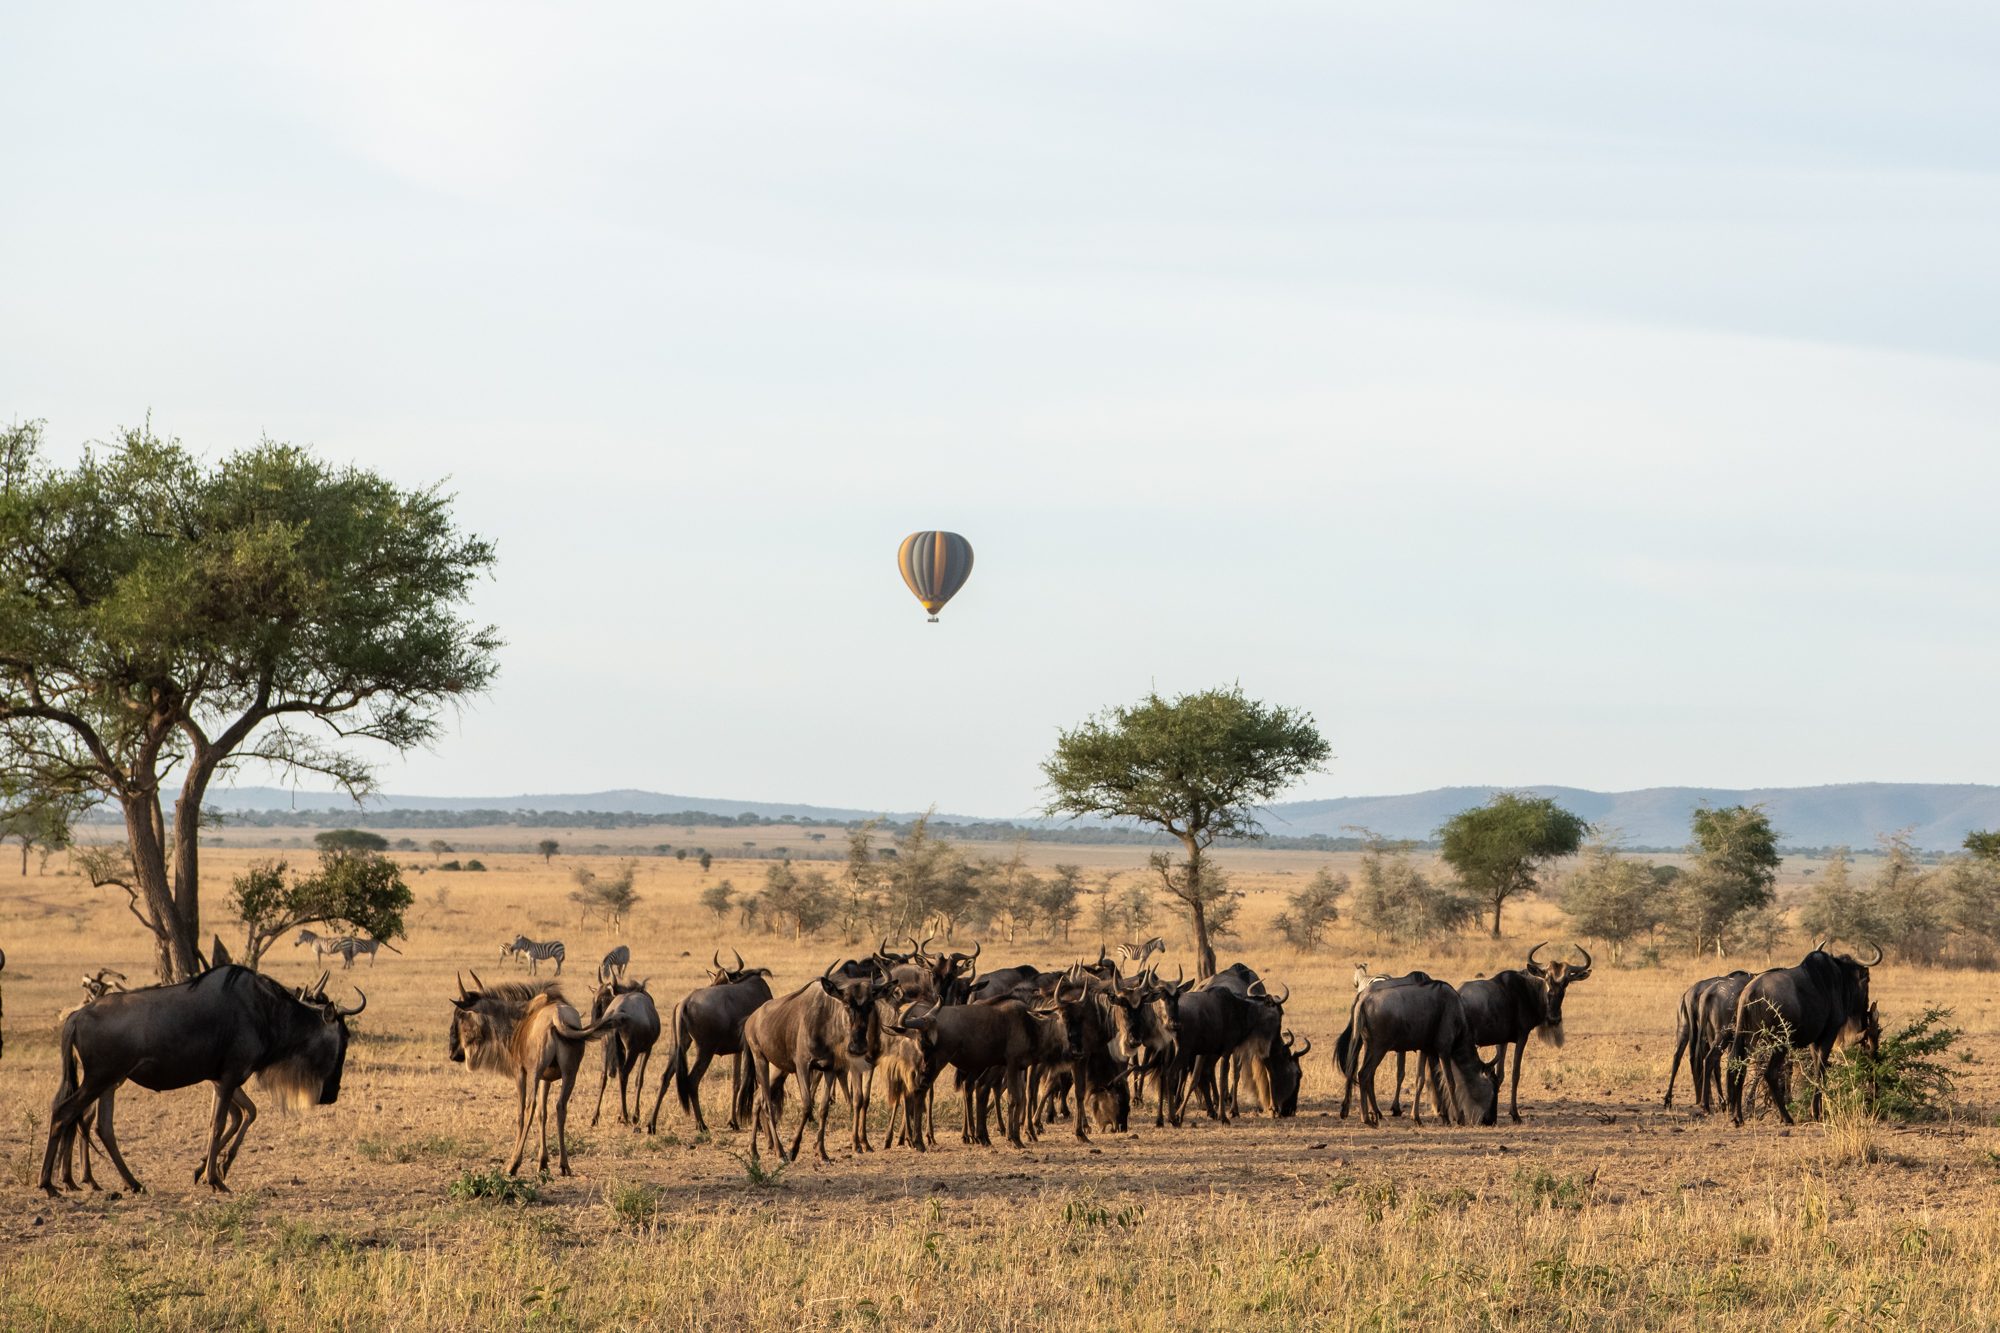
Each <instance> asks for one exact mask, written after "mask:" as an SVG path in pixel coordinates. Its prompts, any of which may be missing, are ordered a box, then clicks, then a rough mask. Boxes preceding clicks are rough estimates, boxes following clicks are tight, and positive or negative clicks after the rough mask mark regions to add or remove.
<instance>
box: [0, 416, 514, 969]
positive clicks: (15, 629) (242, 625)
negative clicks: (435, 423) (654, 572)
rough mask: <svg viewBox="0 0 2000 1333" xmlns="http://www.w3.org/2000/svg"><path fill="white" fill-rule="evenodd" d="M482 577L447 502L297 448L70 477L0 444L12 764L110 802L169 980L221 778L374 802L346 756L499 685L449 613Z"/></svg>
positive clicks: (36, 455)
mask: <svg viewBox="0 0 2000 1333" xmlns="http://www.w3.org/2000/svg"><path fill="white" fill-rule="evenodd" d="M492 565H493V548H492V547H491V545H490V544H488V543H487V542H485V541H483V540H481V539H480V538H478V537H474V536H470V535H467V534H465V533H462V532H460V531H459V530H458V529H457V528H456V526H455V525H454V523H453V521H452V513H451V497H450V496H449V495H448V494H446V493H445V492H443V491H442V490H441V489H439V488H437V487H434V486H433V487H426V488H422V489H416V490H406V489H403V488H402V487H399V486H397V485H396V484H395V483H393V482H391V481H389V480H387V479H386V478H384V477H381V476H379V475H377V474H376V473H373V472H370V471H367V470H365V469H361V468H355V467H339V466H334V465H330V464H328V463H325V462H322V461H321V460H319V459H316V458H314V457H313V456H312V455H311V454H310V453H308V452H306V451H305V450H303V449H298V448H294V447H292V446H289V445H282V444H275V443H271V442H268V441H266V442H264V443H262V444H259V445H258V446H257V447H255V448H253V449H248V450H245V451H243V452H240V453H236V454H232V455H230V456H228V457H226V458H224V459H222V460H221V461H220V462H217V463H215V464H212V465H210V464H204V463H203V462H202V461H201V460H199V459H197V458H195V457H194V456H193V455H192V454H190V453H189V452H188V451H187V450H186V449H184V448H182V447H181V445H180V444H179V443H178V442H176V441H162V440H160V439H158V438H157V437H155V436H154V435H153V434H152V432H151V430H150V429H144V428H142V429H138V430H129V431H126V432H125V433H124V434H123V435H122V436H121V437H120V438H119V439H118V440H117V441H116V442H115V443H113V444H112V445H110V446H107V447H100V448H92V449H89V450H86V451H85V452H84V453H83V454H82V456H81V457H80V458H79V459H78V460H77V461H76V463H75V464H74V465H72V466H68V467H63V466H59V465H54V464H51V463H49V462H48V461H46V460H45V459H44V457H43V456H42V450H41V427H40V423H30V424H28V425H20V426H14V427H11V428H8V429H5V430H0V768H4V770H5V775H6V777H7V778H9V779H11V780H12V781H13V782H15V783H16V784H18V785H19V786H21V787H22V788H24V789H27V790H32V791H37V792H41V793H44V794H47V795H80V794H85V793H88V794H91V795H94V796H97V797H100V798H105V799H108V800H110V801H111V802H113V803H115V804H116V805H117V807H118V808H119V809H120V811H121V812H122V813H123V815H124V822H125V841H126V844H127V849H128V851H129V855H128V857H127V858H126V861H127V862H128V864H127V865H126V866H124V867H123V868H122V870H123V872H124V873H123V880H122V886H123V887H124V888H125V889H126V892H127V906H128V907H129V908H130V910H131V912H132V914H133V916H134V917H135V918H136V919H137V920H138V921H139V922H140V924H141V925H143V926H144V927H145V928H146V930H147V931H148V932H149V933H150V934H151V935H152V936H153V940H154V944H155V950H156V955H157V963H158V968H159V974H160V978H161V980H162V981H173V980H176V979H182V978H186V977H190V976H193V975H194V974H195V972H196V970H197V968H198V967H199V957H198V952H197V941H198V940H199V938H200V933H201V931H200V918H201V910H200V883H201V864H200V846H201V827H202V804H203V800H204V798H205V797H206V795H207V793H208V790H209V786H210V784H211V783H213V782H214V780H215V779H216V778H217V777H218V776H220V775H222V774H225V773H226V772H228V771H230V770H231V769H232V768H234V767H235V766H237V765H240V764H242V763H244V762H246V761H255V762H256V763H258V764H261V765H263V766H266V767H269V768H273V769H276V770H278V771H279V772H280V773H282V774H285V775H288V776H289V775H297V774H302V773H303V774H316V775H319V776H321V777H324V778H329V779H331V780H332V781H333V782H335V783H336V784H338V785H339V786H340V787H342V788H343V789H344V790H346V791H347V792H348V793H349V794H350V795H353V796H355V797H357V798H358V797H360V796H362V795H364V794H366V793H367V792H368V791H369V790H370V789H371V787H372V782H373V770H372V768H371V767H370V765H369V764H367V763H366V762H364V761H363V759H362V758H361V757H359V756H358V755H356V754H355V753H353V752H352V751H351V750H349V749H348V748H346V743H348V742H353V741H364V740H365V741H379V742H382V743H384V744H386V745H388V746H389V747H391V748H392V749H394V750H396V751H405V750H408V749H410V748H411V747H413V746H418V745H422V744H425V743H426V742H428V741H430V740H432V739H433V738H434V737H435V736H436V735H437V734H438V731H439V717H440V713H441V711H442V710H443V708H444V706H445V705H446V704H448V703H450V702H452V701H454V700H458V699H463V698H465V697H467V696H469V695H473V694H477V693H479V692H481V691H483V690H484V689H485V688H486V687H487V685H488V684H489V682H490V681H491V680H492V678H493V673H494V669H495V665H494V653H495V650H496V649H497V648H498V646H499V639H498V637H497V636H496V634H495V632H494V631H493V629H492V628H490V627H481V626H477V625H475V624H473V623H471V622H469V621H467V620H466V619H464V618H463V617H462V616H461V615H460V614H459V613H460V610H461V608H462V607H463V604H464V603H465V601H466V599H467V597H468V595H469V593H470V591H471V588H472V585H473V583H474V581H475V580H476V579H478V578H480V577H481V576H483V575H485V574H486V573H487V572H488V571H489V570H490V569H491V567H492ZM170 783H178V788H177V789H172V788H170V786H169V784H170ZM170 794H171V796H170V799H171V809H172V813H171V816H169V814H168V809H167V802H168V800H169V795H170ZM112 882H121V881H112Z"/></svg>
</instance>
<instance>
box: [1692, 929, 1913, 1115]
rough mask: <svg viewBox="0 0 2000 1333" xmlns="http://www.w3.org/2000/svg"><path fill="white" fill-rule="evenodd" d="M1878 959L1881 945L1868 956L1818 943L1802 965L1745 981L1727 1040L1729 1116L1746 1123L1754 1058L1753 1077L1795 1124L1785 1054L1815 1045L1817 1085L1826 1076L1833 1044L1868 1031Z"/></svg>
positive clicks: (1817, 1098)
mask: <svg viewBox="0 0 2000 1333" xmlns="http://www.w3.org/2000/svg"><path fill="white" fill-rule="evenodd" d="M1881 961H1882V949H1881V946H1880V945H1877V946H1876V947H1875V955H1874V957H1872V958H1870V959H1869V960H1868V961H1867V962H1865V963H1864V962H1861V961H1859V960H1857V959H1855V958H1854V957H1853V956H1852V955H1849V954H1844V953H1843V954H1831V953H1828V952H1827V951H1826V949H1825V948H1824V947H1823V946H1822V945H1815V946H1814V947H1813V951H1812V952H1811V953H1809V954H1807V955H1806V956H1805V957H1804V958H1803V959H1801V960H1800V962H1799V965H1798V966H1797V967H1775V968H1772V969H1771V970H1769V971H1768V972H1759V973H1758V974H1757V975H1756V976H1754V977H1752V978H1750V980H1749V981H1747V982H1745V983H1744V986H1743V993H1742V994H1741V995H1740V996H1738V997H1737V1000H1736V1031H1735V1032H1734V1033H1732V1034H1731V1035H1730V1039H1729V1079H1728V1084H1729V1116H1730V1119H1731V1120H1733V1121H1734V1122H1735V1123H1736V1124H1739V1125H1740V1124H1742V1123H1743V1098H1744V1090H1745V1085H1746V1084H1747V1083H1748V1082H1749V1081H1750V1079H1751V1077H1752V1069H1751V1066H1752V1065H1753V1064H1755V1065H1759V1066H1760V1067H1759V1068H1758V1069H1757V1070H1756V1077H1759V1078H1761V1079H1762V1080H1763V1081H1764V1084H1765V1087H1766V1088H1767V1089H1768V1090H1769V1092H1770V1095H1771V1101H1772V1104H1773V1105H1775V1106H1776V1107H1777V1108H1778V1116H1779V1118H1780V1119H1782V1120H1783V1121H1784V1122H1785V1123H1786V1124H1788V1125H1789V1124H1791V1123H1792V1113H1791V1111H1790V1109H1789V1108H1787V1107H1786V1105H1785V1088H1784V1074H1783V1069H1782V1067H1781V1066H1782V1065H1783V1063H1784V1061H1783V1059H1782V1058H1781V1057H1782V1056H1783V1055H1784V1053H1786V1052H1789V1051H1794V1050H1810V1051H1811V1052H1812V1053H1813V1078H1814V1081H1815V1084H1817V1083H1818V1082H1819V1081H1820V1080H1821V1079H1823V1078H1824V1076H1825V1074H1826V1062H1827V1058H1828V1057H1829V1056H1831V1055H1832V1054H1833V1047H1834V1043H1835V1042H1837V1041H1840V1040H1842V1039H1843V1038H1845V1039H1848V1040H1852V1039H1854V1038H1855V1037H1857V1036H1862V1035H1864V1034H1866V1033H1867V1032H1868V1031H1869V1027H1870V1012H1869V1010H1870V1005H1869V1001H1868V980H1869V976H1868V969H1870V968H1872V967H1874V966H1875V965H1876V964H1878V963H1880V962H1881ZM1819 1112H1820V1094H1819V1091H1818V1088H1817V1087H1815V1089H1814V1091H1813V1114H1814V1115H1815V1116H1817V1115H1818V1114H1819Z"/></svg>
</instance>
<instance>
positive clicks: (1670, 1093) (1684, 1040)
mask: <svg viewBox="0 0 2000 1333" xmlns="http://www.w3.org/2000/svg"><path fill="white" fill-rule="evenodd" d="M1691 1027H1692V1024H1690V1023H1689V1022H1688V1019H1687V1015H1686V1014H1685V1013H1683V1014H1682V1015H1681V1029H1680V1031H1679V1032H1678V1033H1676V1034H1675V1035H1674V1061H1673V1063H1672V1064H1670V1065H1668V1066H1667V1096H1666V1100H1665V1101H1663V1102H1661V1103H1660V1105H1662V1106H1672V1105H1673V1104H1674V1080H1675V1079H1677V1078H1679V1077H1680V1073H1681V1053H1682V1052H1683V1051H1685V1050H1687V1048H1688V1043H1689V1041H1690V1039H1691V1037H1692V1033H1691V1032H1690V1028H1691ZM1700 1061H1701V1056H1700V1055H1699V1054H1697V1055H1696V1056H1695V1057H1694V1058H1693V1059H1692V1060H1690V1061H1689V1062H1688V1072H1689V1073H1690V1074H1693V1075H1694V1080H1695V1095H1696V1096H1697V1097H1699V1096H1700V1095H1701V1075H1700V1073H1699V1072H1697V1071H1698V1070H1699V1068H1700Z"/></svg>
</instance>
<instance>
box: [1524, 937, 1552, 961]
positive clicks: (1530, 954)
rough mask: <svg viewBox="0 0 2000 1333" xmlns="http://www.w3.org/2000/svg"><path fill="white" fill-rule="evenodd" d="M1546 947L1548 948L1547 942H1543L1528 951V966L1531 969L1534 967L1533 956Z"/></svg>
mask: <svg viewBox="0 0 2000 1333" xmlns="http://www.w3.org/2000/svg"><path fill="white" fill-rule="evenodd" d="M1548 947H1549V942H1548V941H1547V940H1543V941H1542V942H1541V943H1540V944H1537V945H1536V946H1535V947H1534V948H1532V949H1530V950H1528V966H1529V967H1533V966H1534V965H1535V955H1536V954H1538V953H1540V952H1541V951H1542V950H1544V949H1546V948H1548Z"/></svg>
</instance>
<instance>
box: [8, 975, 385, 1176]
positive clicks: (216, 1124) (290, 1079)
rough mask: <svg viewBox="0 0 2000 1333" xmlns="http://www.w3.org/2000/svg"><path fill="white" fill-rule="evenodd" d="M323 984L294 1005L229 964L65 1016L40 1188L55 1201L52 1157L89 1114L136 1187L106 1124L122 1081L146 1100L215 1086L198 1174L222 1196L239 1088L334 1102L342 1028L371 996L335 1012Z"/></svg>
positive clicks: (342, 1061) (269, 984)
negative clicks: (249, 1084) (252, 1083)
mask: <svg viewBox="0 0 2000 1333" xmlns="http://www.w3.org/2000/svg"><path fill="white" fill-rule="evenodd" d="M325 985H326V977H325V976H324V975H322V976H321V977H320V980H319V982H318V983H317V984H316V985H315V986H314V987H313V988H312V989H311V991H309V992H306V997H307V998H301V997H300V996H298V995H293V994H291V993H289V992H287V991H286V990H285V988H284V987H283V986H280V985H279V984H278V983H277V982H275V981H273V980H271V979H270V978H269V977H263V976H259V975H258V974H257V973H255V972H252V971H250V970H249V969H248V968H243V967H236V966H234V965H225V966H223V967H219V968H214V969H212V970H210V971H208V972H204V973H203V974H202V975H200V976H198V977H196V978H195V979H194V980H192V981H184V982H181V983H180V984H179V985H174V986H149V987H146V988H144V989H142V990H134V991H119V992H116V993H113V994H109V995H105V996H102V997H100V998H98V999H96V1000H93V1001H92V1002H90V1003H89V1004H86V1005H84V1006H83V1007H82V1008H80V1009H78V1010H76V1011H75V1012H73V1013H71V1014H70V1016H69V1017H68V1018H67V1019H65V1020H64V1021H63V1025H62V1030H61V1033H60V1035H59V1036H58V1038H57V1043H56V1045H57V1050H58V1052H59V1053H60V1056H61V1060H62V1069H63V1074H62V1082H61V1084H60V1086H59V1087H58V1088H57V1091H56V1096H55V1101H54V1102H53V1104H52V1105H51V1106H50V1108H49V1141H48V1147H47V1150H46V1151H45V1152H44V1154H43V1157H42V1181H41V1184H42V1189H43V1190H45V1191H46V1192H47V1193H49V1194H50V1195H54V1194H55V1193H56V1189H55V1185H54V1182H53V1180H52V1179H51V1177H52V1174H53V1172H54V1169H55V1162H56V1157H57V1155H58V1153H59V1152H63V1153H66V1152H67V1150H68V1147H69V1144H70V1141H71V1139H72V1137H73V1136H74V1135H75V1133H76V1132H77V1128H78V1125H79V1123H80V1122H81V1120H82V1119H83V1117H84V1115H85V1113H86V1112H88V1111H90V1110H91V1109H92V1108H95V1111H96V1130H97V1139H98V1142H99V1143H101V1144H103V1146H104V1152H105V1155H106V1156H107V1157H109V1158H110V1159H111V1164H112V1165H113V1166H114V1167H116V1168H117V1169H118V1174H119V1175H120V1176H122V1177H123V1178H124V1180H125V1184H126V1186H127V1187H128V1188H129V1189H131V1190H132V1191H133V1192H134V1193H137V1192H138V1191H139V1190H141V1189H142V1188H143V1186H141V1185H140V1184H139V1182H138V1180H136V1179H135V1178H134V1177H133V1175H132V1172H131V1170H130V1169H129V1168H128V1167H127V1166H126V1165H125V1158H124V1156H123V1155H122V1154H121V1153H120V1152H119V1151H118V1139H117V1135H116V1131H115V1129H114V1128H113V1107H114V1101H115V1094H116V1092H117V1090H118V1088H119V1086H120V1085H121V1084H123V1083H125V1082H126V1081H127V1080H128V1079H129V1080H130V1081H132V1082H134V1083H137V1084H138V1085H139V1086H140V1087H142V1088H148V1089H151V1090H152V1091H154V1092H168V1091H171V1090H172V1089H175V1088H185V1087H190V1086H192V1085H194V1084H196V1083H213V1084H215V1089H216V1092H215V1107H214V1110H213V1113H212V1114H211V1115H210V1117H209V1139H208V1151H207V1153H206V1155H205V1156H204V1158H203V1162H202V1172H201V1175H203V1176H205V1177H206V1179H207V1181H208V1184H209V1186H210V1188H212V1189H215V1190H221V1191H226V1190H227V1189H228V1188H229V1187H228V1186H227V1185H226V1184H224V1183H223V1176H224V1175H225V1174H226V1170H227V1165H226V1163H225V1161H224V1160H223V1139H224V1137H225V1133H226V1131H228V1130H230V1129H231V1126H230V1124H229V1121H230V1119H231V1116H232V1112H233V1110H234V1108H235V1107H236V1100H237V1095H238V1094H239V1093H240V1092H241V1090H242V1087H243V1084H244V1083H245V1082H246V1081H247V1080H249V1079H250V1078H251V1077H253V1076H254V1077H256V1078H257V1081H258V1084H259V1086H261V1087H266V1088H269V1089H271V1090H272V1091H273V1092H274V1093H275V1094H276V1095H277V1096H278V1097H279V1098H280V1099H281V1100H283V1101H285V1102H287V1103H288V1104H291V1105H294V1106H310V1105H313V1104H314V1103H317V1104H319V1105H321V1106H330V1105H332V1104H333V1102H334V1101H336V1100H337V1099H338V1098H339V1096H340V1074H341V1070H342V1069H343V1068H344V1067H345V1065H346V1063H347V1020H348V1019H349V1018H351V1017H353V1016H354V1015H355V1014H358V1013H360V1012H361V1011H362V1009H364V1008H366V1007H367V1004H368V997H367V996H365V995H364V996H362V997H361V1003H360V1004H358V1005H356V1006H354V1007H353V1008H352V1009H347V1008H343V1007H342V1006H340V1005H338V1004H336V1003H334V1002H333V1001H332V1000H329V999H327V998H326V994H325V991H324V989H323V988H324V986H325ZM242 1128H247V1124H245V1125H243V1126H241V1127H240V1128H238V1129H237V1131H236V1135H235V1142H236V1143H237V1144H238V1145H240V1144H241V1141H242V1140H241V1129H242ZM234 1155H235V1154H234V1151H233V1150H232V1151H231V1152H230V1154H229V1156H230V1157H231V1158H233V1157H234Z"/></svg>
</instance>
